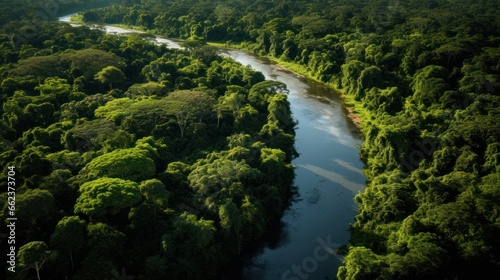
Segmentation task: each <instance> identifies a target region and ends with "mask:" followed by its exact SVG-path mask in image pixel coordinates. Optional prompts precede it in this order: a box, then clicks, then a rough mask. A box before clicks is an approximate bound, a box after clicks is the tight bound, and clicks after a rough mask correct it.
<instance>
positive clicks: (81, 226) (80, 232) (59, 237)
mask: <svg viewBox="0 0 500 280" xmlns="http://www.w3.org/2000/svg"><path fill="white" fill-rule="evenodd" d="M50 245H51V247H53V248H55V249H57V250H59V251H60V252H62V253H66V254H69V257H70V259H71V268H72V269H73V270H74V269H75V264H74V262H73V253H78V252H79V251H80V250H81V249H82V248H83V247H84V246H85V222H84V221H82V220H80V218H79V217H78V216H67V217H64V218H63V219H62V220H60V221H59V222H58V223H57V226H56V229H55V230H54V233H52V235H51V236H50Z"/></svg>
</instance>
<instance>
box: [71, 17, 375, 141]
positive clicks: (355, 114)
mask: <svg viewBox="0 0 500 280" xmlns="http://www.w3.org/2000/svg"><path fill="white" fill-rule="evenodd" d="M71 21H72V22H75V23H78V24H83V25H88V24H89V23H85V22H84V21H83V18H82V16H81V15H78V14H77V15H74V16H72V17H71ZM96 24H98V23H96ZM106 25H109V26H115V27H120V28H125V29H131V30H135V31H138V32H141V33H147V34H151V35H156V36H161V35H159V34H155V32H154V30H145V29H144V28H143V27H140V26H133V25H127V24H106ZM175 40H180V39H178V38H176V39H175ZM207 44H208V45H211V46H215V47H219V48H223V49H236V50H243V51H248V52H251V53H253V54H256V55H258V56H260V57H264V58H267V59H270V60H272V61H273V62H275V63H276V64H277V66H278V67H279V68H281V69H283V70H286V71H290V72H292V73H294V74H295V75H297V76H300V77H302V78H307V79H310V80H313V81H315V82H318V83H320V84H322V85H325V86H326V87H328V88H330V89H332V90H334V91H335V92H337V93H338V94H339V96H340V98H341V99H342V105H343V106H344V108H345V110H346V116H347V117H348V118H349V119H350V120H351V122H352V123H353V124H354V125H355V126H356V127H357V128H358V129H359V130H360V132H361V133H363V130H362V128H363V125H362V123H363V119H364V118H365V116H366V115H367V113H366V111H365V110H364V108H363V106H362V104H361V103H360V102H357V101H355V100H354V98H352V97H351V96H349V95H347V94H345V93H344V92H343V91H342V90H340V89H339V88H337V87H336V86H335V85H333V84H331V83H325V82H323V81H320V80H319V79H317V78H316V77H314V76H311V75H310V74H309V72H308V71H307V69H306V68H305V67H304V66H303V65H300V64H296V63H293V62H289V61H284V60H282V59H279V58H276V57H273V56H272V55H261V54H258V53H255V52H254V51H252V50H251V49H250V48H248V42H242V43H240V44H230V43H219V42H207Z"/></svg>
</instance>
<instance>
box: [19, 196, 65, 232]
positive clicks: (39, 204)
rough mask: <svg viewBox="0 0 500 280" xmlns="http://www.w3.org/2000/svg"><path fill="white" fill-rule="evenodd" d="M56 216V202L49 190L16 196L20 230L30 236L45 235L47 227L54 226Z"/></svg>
mask: <svg viewBox="0 0 500 280" xmlns="http://www.w3.org/2000/svg"><path fill="white" fill-rule="evenodd" d="M55 215H56V208H55V201H54V197H53V196H52V194H51V193H50V192H49V191H47V190H40V189H29V190H27V191H25V192H24V193H21V194H19V195H17V196H16V217H17V218H18V219H19V221H18V225H19V228H20V229H22V230H25V231H26V232H27V233H28V236H32V237H35V236H38V237H40V236H41V235H43V234H45V232H44V231H43V230H42V229H43V228H45V227H50V226H53V224H52V221H51V220H52V217H53V216H55Z"/></svg>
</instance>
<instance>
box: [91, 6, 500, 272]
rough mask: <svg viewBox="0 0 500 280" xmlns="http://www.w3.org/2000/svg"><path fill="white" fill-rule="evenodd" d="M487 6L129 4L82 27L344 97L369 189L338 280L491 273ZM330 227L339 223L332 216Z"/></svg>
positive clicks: (497, 155) (495, 19)
mask: <svg viewBox="0 0 500 280" xmlns="http://www.w3.org/2000/svg"><path fill="white" fill-rule="evenodd" d="M499 10H500V9H499V2H498V1H491V0H475V1H471V0H423V1H420V0H419V1H417V0H410V1H397V0H376V1H360V0H330V1H319V0H312V1H281V0H280V1H277V0H274V1H272V0H271V1H263V0H261V1H239V0H228V1H209V0H205V1H203V0H201V1H194V0H191V1H189V0H173V1H154V0H144V1H139V0H135V1H134V0H130V1H123V5H121V6H113V7H109V8H106V9H98V10H93V11H89V12H86V13H83V14H82V15H81V16H82V19H83V20H84V21H89V22H92V21H97V22H102V23H119V24H126V25H133V26H140V27H141V28H143V29H144V30H150V31H152V32H155V33H157V34H161V35H164V36H168V37H176V38H183V39H187V40H189V41H191V42H199V41H203V40H206V41H215V42H223V43H227V44H229V45H237V46H239V47H240V48H244V49H247V50H251V51H254V52H256V53H258V54H260V55H268V56H271V57H273V58H275V59H276V60H279V61H280V62H281V63H283V64H285V65H287V66H290V67H291V68H292V69H293V70H296V71H299V72H301V73H304V74H307V75H308V76H309V77H312V78H315V79H317V80H319V81H322V82H324V83H327V84H329V85H331V86H332V87H334V88H337V89H339V90H340V91H342V92H343V94H344V97H345V103H346V104H347V105H348V106H352V107H354V111H355V112H356V113H357V114H358V115H359V116H361V118H362V119H363V121H362V133H363V135H364V136H365V143H364V145H363V147H362V149H361V156H362V158H363V159H364V161H365V162H366V168H365V174H366V176H367V179H368V185H367V189H366V191H365V192H363V193H361V194H358V195H357V196H356V201H357V202H358V204H359V208H360V213H359V215H357V217H356V221H355V223H354V224H353V225H352V227H351V233H352V239H351V243H350V245H349V246H348V248H346V250H345V254H346V256H345V260H344V266H342V267H341V268H340V270H339V272H338V275H337V276H338V278H340V279H456V278H458V279H464V278H465V279H475V278H477V277H478V275H481V277H484V275H497V274H498V272H499V271H500V255H499V250H498V248H500V244H499V243H500V241H499V239H498V236H500V205H499V203H500V126H499V125H498V124H499V123H500V109H499V108H500V96H499V95H500V76H499V75H500V48H499V46H500V17H499V16H498V11H499ZM328 214H331V215H335V213H328Z"/></svg>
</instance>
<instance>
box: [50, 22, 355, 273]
mask: <svg viewBox="0 0 500 280" xmlns="http://www.w3.org/2000/svg"><path fill="white" fill-rule="evenodd" d="M69 18H70V16H65V17H62V18H60V20H61V21H66V22H68V21H69ZM106 32H108V33H113V34H123V33H134V32H137V31H134V30H128V29H123V28H117V27H111V26H108V27H106ZM155 42H156V43H158V44H167V46H169V47H173V48H179V45H178V44H177V43H176V42H174V41H171V40H168V39H163V38H156V39H155ZM222 52H223V53H224V55H227V56H229V57H231V58H233V59H234V60H236V61H238V62H240V63H242V64H243V65H251V66H252V67H253V68H254V69H255V70H257V71H260V72H262V73H263V74H264V76H265V77H266V79H270V80H276V81H280V82H282V83H284V84H286V86H287V88H288V90H289V91H290V92H289V96H288V100H289V101H290V106H291V111H292V114H293V117H294V119H296V120H297V121H298V125H297V128H296V141H295V146H296V149H297V151H298V152H299V154H300V156H299V157H297V158H296V159H294V160H293V162H292V163H293V165H295V167H296V170H295V182H294V184H295V186H297V190H298V194H297V195H296V196H294V197H293V199H292V201H291V203H290V206H289V207H288V208H287V210H286V211H285V213H284V214H283V217H282V218H281V220H280V221H277V222H276V223H274V224H273V225H271V227H270V229H269V230H268V232H267V233H266V235H265V236H264V237H263V238H262V240H260V241H259V242H258V244H257V245H256V246H254V247H253V248H248V249H247V250H245V251H244V253H243V254H242V256H241V258H239V259H238V260H235V261H234V264H233V265H232V267H231V268H230V269H228V270H227V271H225V272H223V273H222V274H221V275H220V276H219V280H226V279H231V280H237V279H245V280H247V279H248V280H277V279H279V280H287V279H288V280H303V279H311V280H320V279H324V280H325V279H334V278H335V275H336V273H337V269H338V267H339V266H340V265H341V258H340V257H339V256H337V255H336V254H335V251H336V248H338V246H339V245H341V244H346V243H347V242H348V241H349V238H350V234H349V231H348V228H349V224H350V223H352V222H353V221H354V216H355V215H356V214H357V205H356V204H355V203H354V200H353V198H354V196H355V195H356V194H357V193H358V192H360V191H363V190H364V188H365V176H364V175H363V172H362V168H363V163H362V162H361V161H360V159H359V146H360V145H361V144H362V139H361V137H360V136H359V130H358V129H357V128H356V127H355V126H354V125H353V124H352V122H351V121H350V120H349V119H348V118H347V111H346V110H345V109H344V108H343V107H342V105H341V100H340V98H339V94H338V93H336V92H334V91H333V90H331V89H329V88H327V87H325V86H323V85H321V84H319V83H316V82H314V81H311V80H308V79H305V78H302V77H300V76H298V75H296V74H294V73H292V72H289V71H287V70H284V69H283V68H282V67H280V66H279V65H276V64H274V63H273V62H271V61H269V60H266V59H263V58H259V57H256V56H254V55H251V54H248V53H246V52H243V51H239V50H222Z"/></svg>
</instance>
